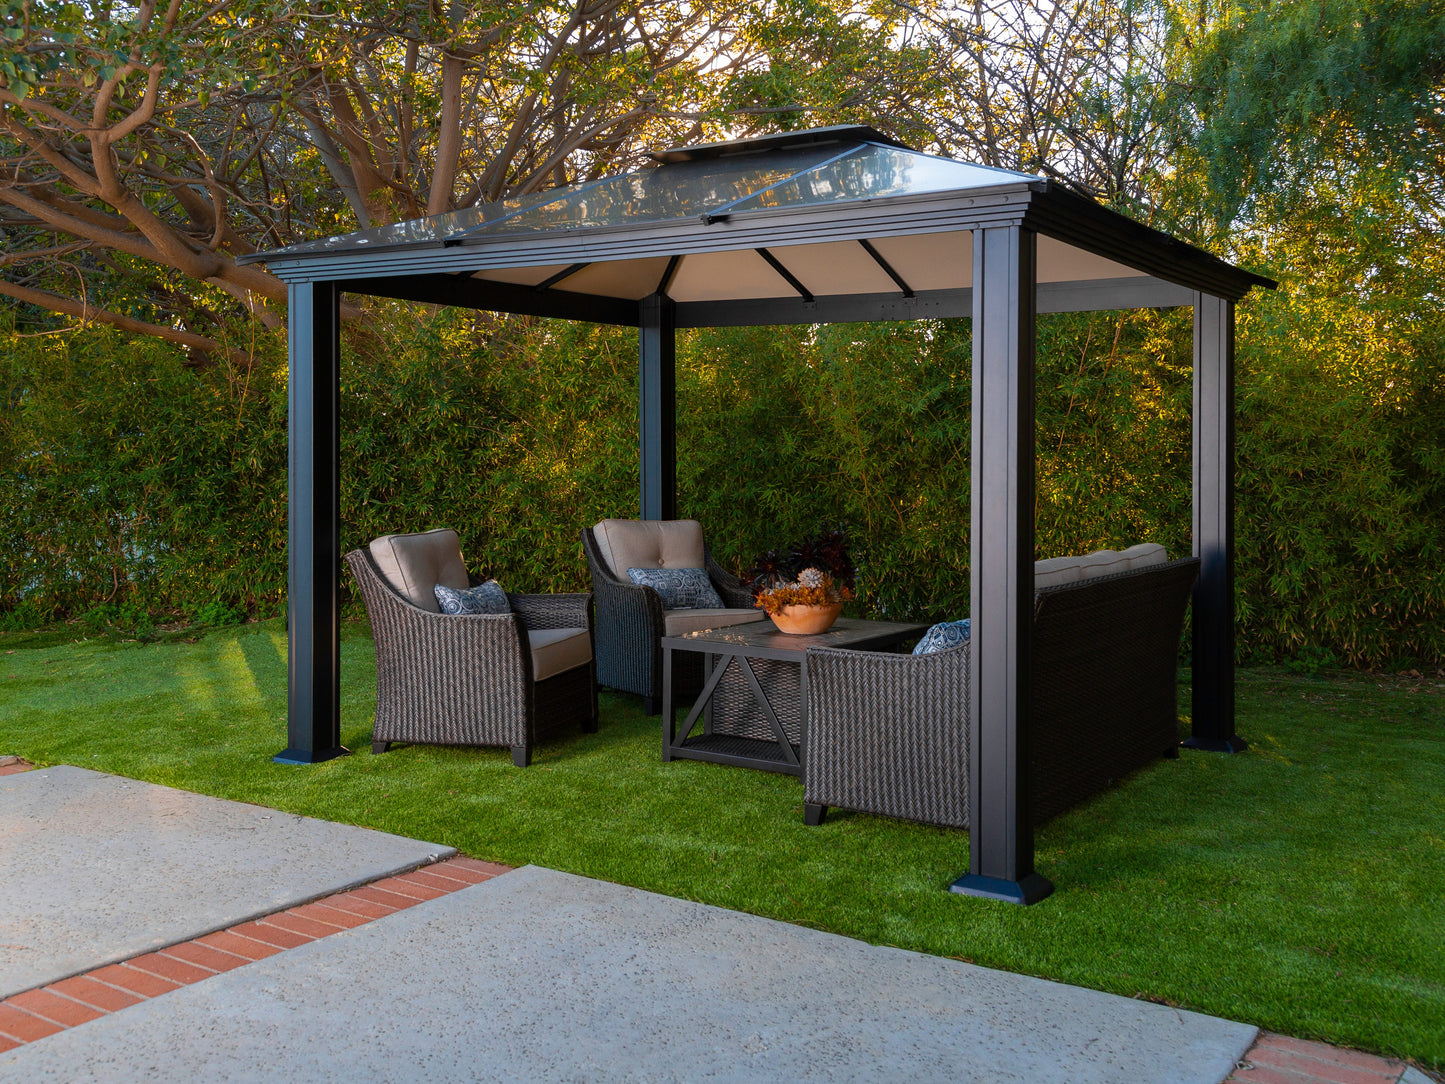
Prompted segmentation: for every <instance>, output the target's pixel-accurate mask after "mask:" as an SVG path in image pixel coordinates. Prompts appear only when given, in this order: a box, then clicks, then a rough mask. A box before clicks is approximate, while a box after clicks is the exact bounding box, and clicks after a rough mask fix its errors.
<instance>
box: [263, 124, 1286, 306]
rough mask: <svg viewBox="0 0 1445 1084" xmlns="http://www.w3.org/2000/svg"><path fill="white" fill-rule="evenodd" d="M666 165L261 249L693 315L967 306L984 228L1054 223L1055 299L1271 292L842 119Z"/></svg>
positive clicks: (1019, 181) (1185, 248) (1045, 183)
mask: <svg viewBox="0 0 1445 1084" xmlns="http://www.w3.org/2000/svg"><path fill="white" fill-rule="evenodd" d="M652 158H653V159H654V163H655V164H653V165H651V166H649V167H646V168H643V169H639V170H637V171H634V172H630V173H624V174H617V175H614V176H609V177H603V178H601V179H599V180H594V181H590V182H586V183H583V184H578V185H571V186H567V187H563V188H553V189H548V190H546V191H541V192H533V193H529V194H527V195H524V196H519V197H516V198H512V199H505V200H499V201H497V202H494V203H484V204H478V205H476V206H474V207H470V208H466V209H464V210H459V211H452V212H448V213H446V214H441V215H433V216H431V217H429V218H421V219H413V220H410V221H406V222H398V223H395V224H393V225H389V226H383V227H380V228H377V229H371V230H363V231H360V232H357V233H350V234H345V235H342V236H337V237H328V238H325V239H323V240H319V241H309V242H305V243H302V244H297V245H292V246H289V247H287V248H282V249H276V250H274V251H271V252H265V253H257V254H254V255H251V256H247V257H244V258H243V260H244V262H254V261H260V260H264V261H266V263H267V264H268V266H269V267H270V269H271V270H272V271H273V272H274V273H276V274H277V275H279V276H280V277H281V278H282V279H285V280H288V281H315V280H320V279H330V280H340V281H343V282H345V284H346V288H347V289H354V290H357V291H359V292H363V293H374V294H381V295H389V296H397V297H407V298H412V299H415V300H425V301H434V302H441V303H451V304H466V305H470V306H473V307H478V308H496V309H503V310H507V311H514V312H530V313H536V314H539V315H556V316H573V317H583V318H588V319H594V320H602V321H606V322H613V323H623V324H635V323H637V303H638V302H639V301H640V300H641V299H642V298H645V297H648V296H650V295H653V294H665V295H666V296H667V297H669V298H670V299H671V300H672V301H673V302H675V303H676V304H677V306H678V325H679V326H700V325H709V324H740V323H748V324H752V323H790V322H800V321H801V322H809V323H812V322H823V321H826V320H839V319H855V320H856V319H876V318H885V317H895V318H910V317H916V316H930V315H967V291H968V290H969V288H970V287H971V285H972V272H973V260H972V242H973V236H972V230H973V229H975V228H977V227H979V226H987V225H1008V224H1022V225H1024V226H1027V227H1029V228H1031V229H1034V230H1035V231H1036V232H1037V233H1038V234H1039V242H1038V258H1037V278H1038V282H1039V288H1040V304H1039V309H1040V311H1060V310H1065V309H1085V308H1089V309H1092V308H1115V307H1126V306H1129V307H1132V306H1135V305H1148V304H1154V305H1177V304H1187V303H1188V300H1189V294H1190V291H1194V290H1199V291H1202V292H1207V293H1210V294H1213V295H1215V296H1220V297H1226V298H1230V299H1235V298H1238V297H1241V296H1243V294H1244V293H1245V292H1246V291H1248V289H1249V288H1250V287H1251V286H1253V285H1257V284H1259V285H1273V283H1271V282H1270V281H1269V280H1268V279H1263V278H1261V277H1259V276H1257V275H1253V274H1250V273H1249V272H1246V271H1242V270H1240V269H1238V268H1236V267H1233V266H1231V265H1229V264H1227V263H1225V262H1224V261H1222V260H1219V259H1217V258H1216V257H1214V256H1211V255H1209V254H1208V253H1206V252H1203V251H1202V250H1200V249H1197V248H1194V247H1193V246H1190V245H1187V244H1184V243H1183V242H1180V241H1177V240H1175V239H1173V238H1171V237H1169V236H1167V235H1165V234H1162V233H1160V232H1158V231H1156V230H1153V229H1150V228H1148V227H1146V226H1142V225H1140V224H1139V223H1136V222H1134V221H1133V220H1131V219H1129V218H1127V217H1125V216H1123V215H1120V214H1117V213H1116V212H1113V211H1109V210H1107V209H1106V208H1103V207H1100V206H1099V205H1097V204H1095V203H1093V202H1092V201H1090V200H1087V199H1084V198H1082V197H1080V196H1077V195H1075V194H1073V193H1071V192H1068V191H1067V190H1065V189H1063V188H1061V187H1060V186H1059V185H1058V184H1056V183H1055V182H1052V181H1050V180H1047V179H1045V178H1042V177H1037V176H1033V175H1030V174H1026V173H1016V172H1013V171H1011V170H1005V169H996V168H993V167H990V166H980V165H974V164H971V163H967V162H959V161H955V160H954V159H951V158H940V157H937V156H934V155H928V154H923V153H920V152H918V151H914V150H912V149H910V148H908V147H905V146H903V145H901V144H899V143H898V142H896V141H895V140H892V139H889V138H888V137H886V136H884V135H882V134H880V133H879V132H877V131H875V130H874V129H872V128H868V127H861V126H840V127H832V128H818V129H812V130H809V131H804V132H790V133H784V134H780V135H769V136H762V137H755V138H750V139H742V140H736V141H732V142H727V143H713V144H707V145H703V146H695V147H684V148H675V149H672V150H666V151H660V152H656V153H654V154H653V155H652Z"/></svg>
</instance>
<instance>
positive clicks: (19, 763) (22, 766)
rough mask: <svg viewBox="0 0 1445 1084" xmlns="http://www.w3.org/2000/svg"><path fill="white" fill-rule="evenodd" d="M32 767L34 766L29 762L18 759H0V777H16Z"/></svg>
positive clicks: (5, 757)
mask: <svg viewBox="0 0 1445 1084" xmlns="http://www.w3.org/2000/svg"><path fill="white" fill-rule="evenodd" d="M34 767H35V765H34V764H31V763H30V761H28V760H22V759H21V758H20V757H15V756H3V757H0V775H18V774H19V773H20V772H28V771H30V770H31V769H32V768H34Z"/></svg>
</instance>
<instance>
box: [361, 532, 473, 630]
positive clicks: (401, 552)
mask: <svg viewBox="0 0 1445 1084" xmlns="http://www.w3.org/2000/svg"><path fill="white" fill-rule="evenodd" d="M371 556H372V559H373V560H375V561H376V567H377V568H379V569H380V570H381V574H382V575H383V576H385V577H386V582H387V583H389V584H391V585H392V586H393V587H395V588H396V590H397V592H398V593H400V594H401V595H402V597H404V598H406V599H408V600H409V601H410V602H411V603H412V604H413V605H415V606H420V607H421V608H422V609H423V610H430V611H431V612H432V613H434V614H438V613H441V612H442V608H441V607H440V606H438V605H437V598H436V595H435V594H433V593H432V588H433V587H435V586H436V585H437V584H442V585H443V586H445V587H455V588H457V589H458V590H461V589H463V588H466V587H469V586H471V584H470V581H469V580H468V579H467V566H466V565H465V564H463V563H462V545H461V542H460V540H459V539H458V538H457V532H456V531H453V530H448V529H446V528H442V529H440V530H436V531H422V532H421V533H420V534H387V535H382V536H381V537H380V538H378V539H376V540H375V541H373V542H372V543H371Z"/></svg>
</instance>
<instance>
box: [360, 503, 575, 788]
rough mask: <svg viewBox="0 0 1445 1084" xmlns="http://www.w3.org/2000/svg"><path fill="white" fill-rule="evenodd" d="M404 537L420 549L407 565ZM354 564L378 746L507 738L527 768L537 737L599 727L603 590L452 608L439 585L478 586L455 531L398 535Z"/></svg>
mask: <svg viewBox="0 0 1445 1084" xmlns="http://www.w3.org/2000/svg"><path fill="white" fill-rule="evenodd" d="M394 544H395V545H405V546H408V547H409V552H408V553H407V554H406V557H405V559H404V560H403V561H402V563H401V565H400V567H398V566H397V564H396V562H395V561H393V560H389V559H388V555H389V551H390V550H391V549H393V548H394ZM379 551H380V552H379ZM378 556H380V558H381V560H380V562H379V560H378ZM346 563H347V565H348V566H349V567H350V569H351V574H352V576H354V577H355V579H356V584H357V586H358V587H359V588H360V590H361V597H362V601H363V602H364V603H365V605H366V613H367V616H368V617H369V618H370V619H371V630H372V635H373V637H374V638H375V640H376V722H375V724H374V727H373V730H372V744H371V750H372V752H373V753H383V752H385V751H386V750H387V749H388V748H389V746H390V745H391V743H392V742H420V743H425V744H433V745H490V746H506V747H508V748H510V749H511V751H512V762H513V763H514V764H516V765H517V767H519V768H525V767H526V766H527V765H528V764H530V763H531V759H532V749H533V746H535V745H536V744H537V743H539V742H542V741H546V740H547V739H549V738H552V737H554V736H556V735H558V734H561V733H563V732H565V731H567V730H569V729H572V728H577V727H580V728H581V730H582V731H583V732H585V733H594V732H595V731H596V730H597V670H596V665H595V662H594V653H593V630H592V597H591V595H589V594H586V593H574V594H556V595H528V594H512V593H511V592H508V593H507V601H508V603H509V604H510V606H511V611H512V612H511V613H507V614H446V613H442V612H440V607H438V605H437V603H436V600H435V597H434V596H433V595H432V593H431V591H432V587H433V586H435V585H436V584H444V585H446V586H448V587H466V586H468V585H469V577H468V576H467V574H466V569H465V566H464V565H463V564H462V561H461V550H460V548H459V546H458V545H457V540H456V533H455V532H453V531H431V532H425V533H424V534H420V535H388V536H386V537H384V538H380V539H377V540H376V541H375V542H373V543H372V545H371V547H370V548H369V549H368V550H353V551H352V552H350V553H348V554H347V555H346ZM383 565H386V566H387V567H383Z"/></svg>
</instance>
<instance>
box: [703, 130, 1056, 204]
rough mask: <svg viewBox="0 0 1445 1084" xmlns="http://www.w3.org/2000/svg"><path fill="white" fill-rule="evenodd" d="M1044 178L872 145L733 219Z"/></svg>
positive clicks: (771, 191)
mask: <svg viewBox="0 0 1445 1084" xmlns="http://www.w3.org/2000/svg"><path fill="white" fill-rule="evenodd" d="M1039 179H1040V178H1038V177H1035V176H1032V175H1031V174H1028V173H1015V172H1013V171H1012V170H1007V169H994V168H992V167H991V166H976V165H973V164H971V163H968V162H956V161H954V160H953V159H952V158H935V157H934V156H933V155H929V154H919V153H918V152H917V151H910V150H902V149H900V148H898V147H885V146H883V145H881V144H878V143H866V144H864V145H863V146H861V147H859V148H858V149H857V150H855V151H853V152H852V153H850V154H848V155H845V156H844V157H842V158H838V159H837V160H836V161H832V162H827V163H823V164H821V165H819V166H818V167H816V168H814V169H811V170H808V171H806V172H804V173H801V174H799V175H798V176H796V177H792V178H790V179H788V180H786V181H783V182H782V183H780V184H775V185H773V186H772V187H771V188H768V189H765V190H764V191H761V192H759V193H757V194H756V195H754V196H751V197H749V198H747V199H745V200H743V201H742V202H741V203H738V204H736V205H734V206H732V207H729V208H728V214H742V213H743V212H746V211H760V210H765V209H771V208H775V207H803V206H808V205H817V204H824V203H843V202H848V201H851V200H865V199H881V198H883V197H886V196H909V195H914V194H922V193H927V192H952V191H957V190H960V189H965V188H987V187H990V186H992V185H999V184H1011V183H1018V182H1021V181H1022V182H1027V181H1037V180H1039Z"/></svg>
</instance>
